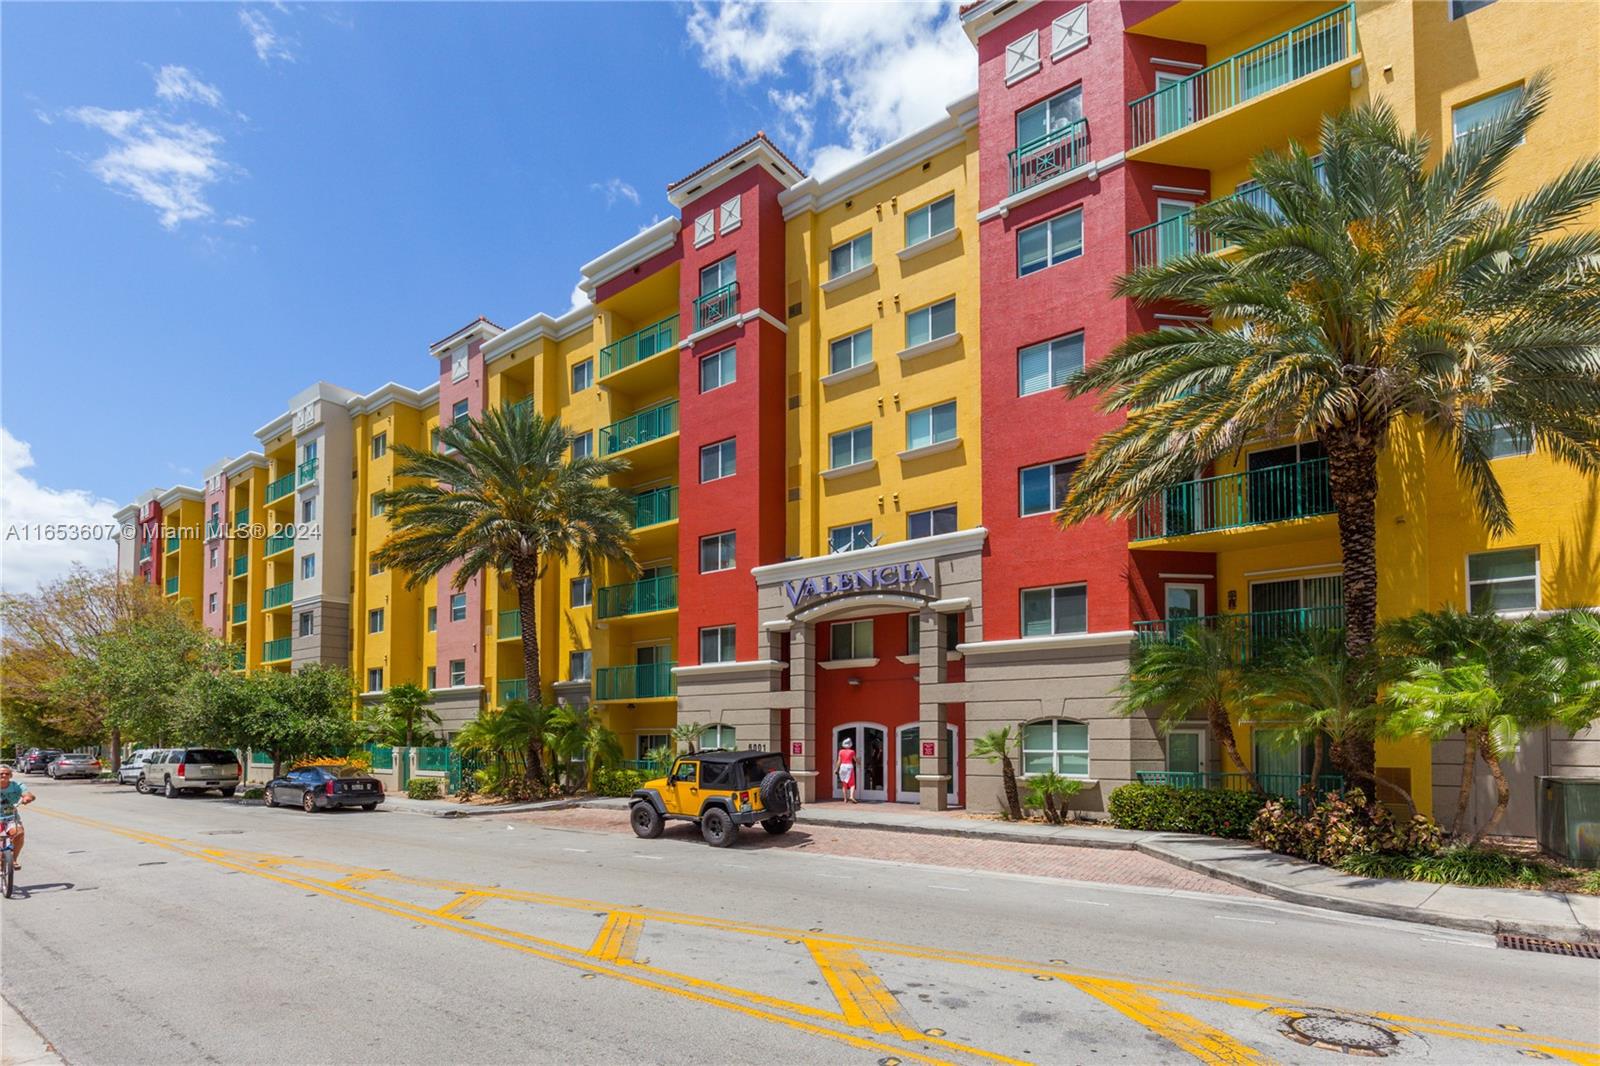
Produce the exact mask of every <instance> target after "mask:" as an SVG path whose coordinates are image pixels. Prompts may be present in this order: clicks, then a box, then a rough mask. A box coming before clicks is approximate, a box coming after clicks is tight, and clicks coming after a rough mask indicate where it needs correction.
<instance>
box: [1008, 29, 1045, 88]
mask: <svg viewBox="0 0 1600 1066" xmlns="http://www.w3.org/2000/svg"><path fill="white" fill-rule="evenodd" d="M1038 66H1039V31H1038V30H1034V31H1033V32H1032V33H1030V34H1028V35H1027V36H1026V37H1023V38H1022V39H1021V40H1016V41H1012V42H1011V43H1010V44H1008V45H1006V80H1007V81H1011V80H1013V79H1015V78H1021V77H1025V76H1027V75H1028V74H1031V73H1032V72H1033V71H1034V70H1035V69H1036V68H1037V67H1038Z"/></svg>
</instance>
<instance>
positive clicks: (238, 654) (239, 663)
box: [233, 648, 244, 670]
mask: <svg viewBox="0 0 1600 1066" xmlns="http://www.w3.org/2000/svg"><path fill="white" fill-rule="evenodd" d="M233 668H234V669H235V670H243V669H244V649H243V648H235V649H233Z"/></svg>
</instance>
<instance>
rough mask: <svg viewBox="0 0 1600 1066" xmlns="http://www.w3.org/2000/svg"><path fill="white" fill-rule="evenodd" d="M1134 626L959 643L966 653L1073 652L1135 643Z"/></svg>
mask: <svg viewBox="0 0 1600 1066" xmlns="http://www.w3.org/2000/svg"><path fill="white" fill-rule="evenodd" d="M1134 636H1135V634H1134V632H1133V630H1131V629H1122V630H1117V631H1116V632H1114V633H1057V634H1052V635H1051V636H1048V637H1018V638H1016V639H1015V640H985V641H979V642H978V643H976V644H957V645H956V650H957V651H959V652H961V653H962V654H963V655H1016V654H1018V653H1024V652H1030V651H1070V650H1071V649H1074V648H1112V647H1116V646H1118V645H1126V644H1131V643H1133V639H1134Z"/></svg>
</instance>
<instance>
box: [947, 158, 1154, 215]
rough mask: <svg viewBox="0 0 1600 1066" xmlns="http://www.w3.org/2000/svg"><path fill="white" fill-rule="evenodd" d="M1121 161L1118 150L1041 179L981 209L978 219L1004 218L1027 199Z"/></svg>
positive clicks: (1033, 198) (1069, 183) (1090, 176)
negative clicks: (1049, 177)
mask: <svg viewBox="0 0 1600 1066" xmlns="http://www.w3.org/2000/svg"><path fill="white" fill-rule="evenodd" d="M1122 161H1123V157H1122V153H1121V152H1118V153H1116V154H1115V155H1108V156H1106V157H1105V158H1104V159H1101V160H1097V161H1091V162H1088V163H1085V164H1084V165H1083V166H1081V167H1077V168H1075V169H1073V170H1069V171H1066V172H1065V173H1062V174H1057V175H1056V176H1055V177H1053V178H1051V179H1050V180H1049V181H1041V182H1040V183H1039V184H1037V185H1033V186H1030V187H1029V188H1026V189H1023V190H1022V191H1021V192H1018V193H1012V194H1011V195H1010V196H1008V197H1006V198H1005V199H1004V200H1001V201H1000V202H999V203H997V204H995V205H994V206H993V207H986V208H984V209H983V210H982V211H979V212H978V221H979V222H987V221H989V220H990V219H991V218H1005V217H1006V216H1007V215H1009V214H1010V213H1011V209H1012V208H1014V207H1018V206H1020V205H1022V204H1025V203H1027V202H1028V201H1029V200H1036V199H1038V198H1039V197H1041V196H1044V195H1046V194H1048V193H1052V192H1055V191H1056V190H1057V189H1059V188H1061V187H1062V186H1065V185H1071V184H1072V183H1073V182H1075V181H1081V180H1083V179H1084V178H1088V179H1089V180H1090V181H1093V180H1094V179H1095V178H1098V177H1099V176H1100V175H1101V174H1102V173H1103V172H1105V171H1107V170H1112V169H1114V168H1116V167H1120V166H1121V165H1122Z"/></svg>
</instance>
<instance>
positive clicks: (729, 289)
mask: <svg viewBox="0 0 1600 1066" xmlns="http://www.w3.org/2000/svg"><path fill="white" fill-rule="evenodd" d="M738 313H739V283H738V282H737V281H732V282H729V283H728V284H726V285H724V286H723V287H722V288H720V289H713V290H711V291H710V292H708V293H706V294H705V295H704V296H701V297H699V298H698V299H696V300H695V302H694V321H695V329H697V330H700V329H708V328H710V327H711V326H715V325H719V324H721V323H723V322H726V321H728V320H729V319H731V318H733V317H734V316H735V315H737V314H738Z"/></svg>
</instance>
